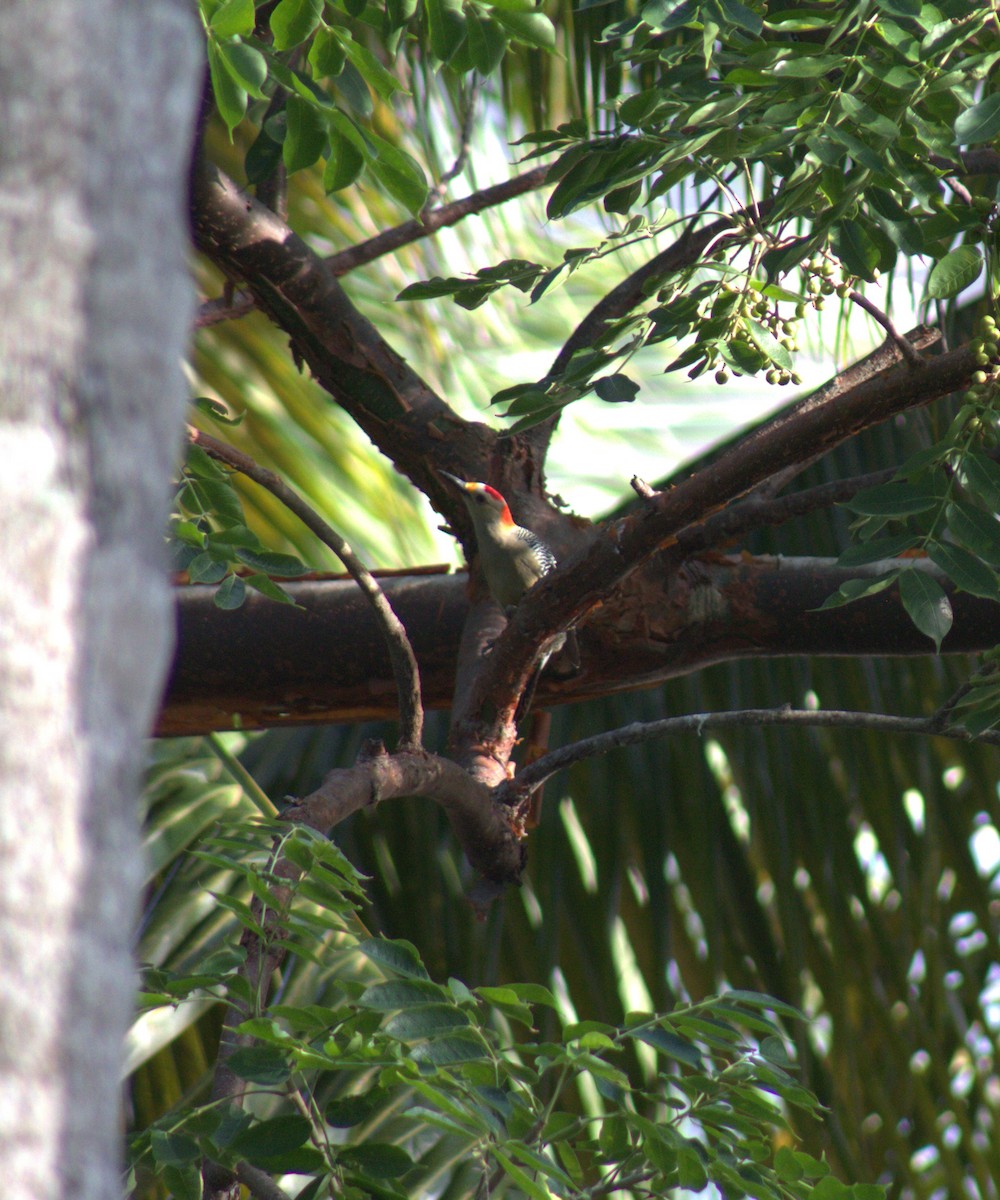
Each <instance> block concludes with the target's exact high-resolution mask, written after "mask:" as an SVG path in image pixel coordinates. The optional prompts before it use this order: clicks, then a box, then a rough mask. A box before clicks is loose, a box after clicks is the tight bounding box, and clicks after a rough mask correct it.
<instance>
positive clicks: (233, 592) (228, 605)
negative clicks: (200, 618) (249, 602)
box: [212, 575, 247, 612]
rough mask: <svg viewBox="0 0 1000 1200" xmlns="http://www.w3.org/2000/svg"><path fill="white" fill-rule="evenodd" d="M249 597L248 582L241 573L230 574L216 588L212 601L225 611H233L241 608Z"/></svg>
mask: <svg viewBox="0 0 1000 1200" xmlns="http://www.w3.org/2000/svg"><path fill="white" fill-rule="evenodd" d="M246 598H247V588H246V584H245V583H244V582H243V580H242V579H241V578H240V577H239V575H228V576H227V577H226V578H225V579H224V580H223V581H222V583H220V584H219V586H218V587H217V588H216V589H215V595H214V596H213V597H212V601H213V603H214V604H215V607H216V608H221V609H222V610H223V611H224V612H232V611H233V610H234V609H237V608H241V607H242V605H243V602H244V600H246Z"/></svg>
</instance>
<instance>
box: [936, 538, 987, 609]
mask: <svg viewBox="0 0 1000 1200" xmlns="http://www.w3.org/2000/svg"><path fill="white" fill-rule="evenodd" d="M928 555H929V556H930V559H931V561H932V562H933V563H935V564H936V565H937V566H939V567H940V568H941V570H942V571H944V573H945V574H946V575H947V576H948V578H949V579H950V580H951V581H952V583H954V584H955V585H956V587H960V588H961V589H962V591H963V592H968V593H969V594H970V595H972V596H982V597H983V599H984V600H1000V579H998V578H997V574H996V572H995V571H994V570H993V569H992V568H990V567H988V566H987V565H986V563H984V562H983V561H982V559H980V558H977V557H976V556H975V555H974V554H972V553H970V552H969V551H968V550H966V549H965V548H964V547H963V546H956V545H953V544H952V543H951V542H935V543H934V544H933V545H931V546H930V548H929V549H928Z"/></svg>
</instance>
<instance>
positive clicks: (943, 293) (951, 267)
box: [927, 246, 983, 300]
mask: <svg viewBox="0 0 1000 1200" xmlns="http://www.w3.org/2000/svg"><path fill="white" fill-rule="evenodd" d="M982 269H983V256H982V253H981V252H980V251H979V250H978V249H977V248H976V247H975V246H957V247H956V248H955V249H954V250H951V251H949V252H948V253H947V254H946V255H945V256H944V258H942V259H940V260H939V261H938V262H936V263H935V264H934V267H933V269H932V271H931V273H930V275H929V276H928V279H927V295H928V296H930V297H931V299H934V300H945V299H947V298H948V297H950V296H957V295H958V293H959V292H960V291H962V290H963V288H967V287H968V286H969V285H970V284H972V283H975V282H976V280H977V279H978V278H979V274H980V272H981V271H982Z"/></svg>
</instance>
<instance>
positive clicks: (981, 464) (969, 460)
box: [961, 450, 1000, 512]
mask: <svg viewBox="0 0 1000 1200" xmlns="http://www.w3.org/2000/svg"><path fill="white" fill-rule="evenodd" d="M961 470H962V473H963V475H964V479H965V486H966V487H967V488H968V490H969V491H970V492H974V493H975V495H976V496H978V497H979V498H980V499H981V500H982V501H983V503H984V504H985V505H986V506H987V507H988V508H991V509H993V511H994V512H997V511H1000V463H996V462H994V461H993V459H992V458H990V457H989V456H988V455H986V454H983V453H982V452H981V451H979V450H973V451H972V452H970V453H969V454H966V455H965V457H964V458H963V459H962V462H961Z"/></svg>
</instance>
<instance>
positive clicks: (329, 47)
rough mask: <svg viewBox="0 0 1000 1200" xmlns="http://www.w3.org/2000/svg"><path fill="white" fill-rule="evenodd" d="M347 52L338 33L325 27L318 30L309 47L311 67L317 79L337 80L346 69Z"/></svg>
mask: <svg viewBox="0 0 1000 1200" xmlns="http://www.w3.org/2000/svg"><path fill="white" fill-rule="evenodd" d="M346 61H347V51H346V50H345V49H344V43H343V42H342V41H341V39H340V38H339V37H338V36H337V32H336V31H335V30H333V29H328V28H327V27H326V26H325V25H324V26H321V27H320V28H319V29H317V30H316V36H315V37H314V38H313V40H312V45H311V46H310V47H309V65H310V67H312V70H313V76H314V77H315V78H316V79H330V78H335V77H336V76H337V75H339V74H340V72H341V71H342V70H343V69H344V63H345V62H346Z"/></svg>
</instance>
